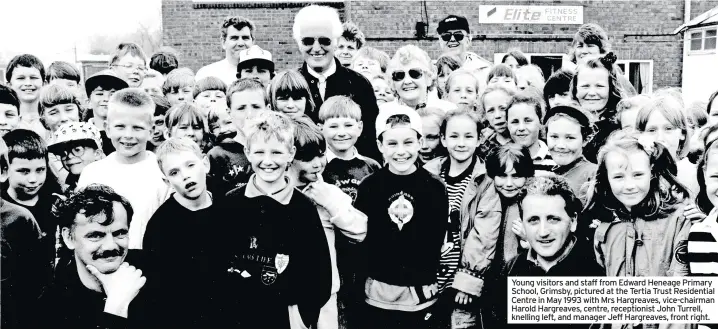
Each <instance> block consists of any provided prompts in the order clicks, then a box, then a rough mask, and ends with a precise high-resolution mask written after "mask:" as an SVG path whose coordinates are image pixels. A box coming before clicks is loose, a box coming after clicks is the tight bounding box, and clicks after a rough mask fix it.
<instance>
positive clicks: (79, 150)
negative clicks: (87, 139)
mask: <svg viewBox="0 0 718 329" xmlns="http://www.w3.org/2000/svg"><path fill="white" fill-rule="evenodd" d="M85 150H86V148H85V147H84V146H81V145H78V146H75V147H73V148H66V149H63V150H61V151H60V157H61V158H63V159H65V158H68V157H69V156H70V154H72V155H74V156H75V157H77V158H79V157H81V156H83V155H84V154H85Z"/></svg>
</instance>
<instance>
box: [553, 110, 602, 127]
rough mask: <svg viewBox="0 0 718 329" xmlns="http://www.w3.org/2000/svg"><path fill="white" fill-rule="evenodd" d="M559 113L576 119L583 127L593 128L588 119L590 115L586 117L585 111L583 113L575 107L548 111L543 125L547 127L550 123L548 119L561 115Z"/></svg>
mask: <svg viewBox="0 0 718 329" xmlns="http://www.w3.org/2000/svg"><path fill="white" fill-rule="evenodd" d="M559 113H563V114H565V115H568V116H570V117H572V118H574V119H576V121H578V123H579V124H580V125H581V126H583V127H590V126H591V121H590V119H589V118H588V115H586V113H584V112H583V111H581V110H579V109H577V108H575V107H573V106H556V107H552V108H551V109H549V110H548V113H546V116H544V119H543V124H544V125H545V124H546V123H547V122H548V119H550V118H551V117H552V116H554V115H556V114H559Z"/></svg>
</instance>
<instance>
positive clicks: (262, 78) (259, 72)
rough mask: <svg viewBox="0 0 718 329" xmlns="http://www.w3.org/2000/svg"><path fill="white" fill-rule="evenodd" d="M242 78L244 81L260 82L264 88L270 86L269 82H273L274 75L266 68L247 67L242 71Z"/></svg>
mask: <svg viewBox="0 0 718 329" xmlns="http://www.w3.org/2000/svg"><path fill="white" fill-rule="evenodd" d="M240 77H242V79H253V80H256V81H259V82H260V83H261V84H262V86H265V87H266V86H269V81H271V80H272V74H271V72H269V70H267V69H266V68H264V67H259V66H251V67H245V68H243V69H242V70H241V71H240Z"/></svg>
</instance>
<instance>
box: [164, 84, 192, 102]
mask: <svg viewBox="0 0 718 329" xmlns="http://www.w3.org/2000/svg"><path fill="white" fill-rule="evenodd" d="M193 88H194V87H193V86H187V87H182V88H179V89H177V90H172V91H170V92H169V93H167V95H165V96H167V101H168V102H170V105H172V106H175V105H177V104H182V103H184V102H191V101H192V89H193Z"/></svg>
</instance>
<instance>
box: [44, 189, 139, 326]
mask: <svg viewBox="0 0 718 329" xmlns="http://www.w3.org/2000/svg"><path fill="white" fill-rule="evenodd" d="M53 213H54V215H55V216H56V217H57V219H58V222H59V225H60V230H61V232H62V240H63V241H64V244H65V245H66V246H67V248H69V249H70V250H71V251H72V257H70V258H71V259H69V260H68V259H61V260H60V262H59V263H58V264H57V266H56V269H55V280H54V282H53V283H52V285H50V286H49V287H48V289H47V290H46V291H45V293H44V294H43V296H42V297H41V299H40V307H39V308H38V310H41V311H42V313H41V314H38V316H37V321H38V323H37V325H36V326H34V327H37V328H110V327H113V328H115V327H136V326H137V323H138V321H139V318H140V315H142V314H143V313H145V312H141V313H140V312H137V311H135V310H136V309H137V308H140V307H141V306H139V305H137V304H138V303H133V301H134V300H136V299H137V298H136V297H137V294H138V293H139V292H140V290H141V289H142V287H143V286H144V285H145V281H146V279H145V277H144V276H142V271H141V270H139V269H137V268H135V267H134V266H132V265H130V263H133V264H135V262H134V261H132V260H130V258H128V250H129V248H128V247H129V235H128V232H129V227H130V220H131V219H132V214H133V211H132V206H131V205H130V202H129V201H127V199H125V198H124V197H122V196H120V195H119V194H117V193H115V191H114V190H112V189H111V188H110V187H107V186H105V185H96V184H93V185H89V186H87V187H86V188H84V189H80V190H79V191H78V192H76V193H74V194H72V195H70V197H68V198H65V199H64V200H61V201H58V202H57V203H56V204H55V207H54V209H53ZM133 252H134V251H133ZM132 256H133V257H134V256H135V255H134V254H133V255H132ZM130 306H132V308H130Z"/></svg>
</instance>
